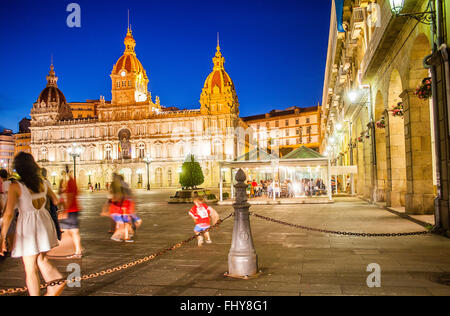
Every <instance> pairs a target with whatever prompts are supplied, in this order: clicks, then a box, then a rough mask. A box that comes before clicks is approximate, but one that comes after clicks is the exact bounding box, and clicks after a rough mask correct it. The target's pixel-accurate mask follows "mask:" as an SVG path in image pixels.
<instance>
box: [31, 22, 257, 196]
mask: <svg viewBox="0 0 450 316" xmlns="http://www.w3.org/2000/svg"><path fill="white" fill-rule="evenodd" d="M124 43H125V51H124V53H123V55H122V56H121V57H120V58H119V59H118V61H117V63H116V64H115V66H114V68H113V69H112V72H111V75H110V77H111V84H112V100H111V101H106V100H105V98H104V97H101V98H100V100H95V101H92V100H88V101H87V102H85V103H80V102H77V103H69V102H68V101H67V100H66V98H65V96H64V94H63V92H62V91H61V90H59V89H58V85H57V81H58V77H57V76H56V74H55V71H54V67H53V65H51V69H50V72H49V74H48V76H47V86H46V87H45V89H44V90H43V91H42V92H41V94H40V95H39V97H38V99H37V101H36V102H35V103H34V104H33V109H32V110H31V119H32V121H31V127H30V130H31V135H32V136H31V137H32V139H31V151H32V154H33V156H34V157H35V159H36V160H37V161H38V163H39V164H40V165H41V166H43V167H46V168H47V169H48V174H49V175H52V176H53V181H56V182H57V181H58V179H59V176H60V174H61V171H62V170H64V168H65V166H66V165H69V166H70V168H71V169H72V168H73V157H72V156H71V155H70V154H69V151H70V148H72V147H74V146H76V147H79V148H81V154H80V157H79V158H76V174H77V180H78V182H79V184H80V186H82V187H87V186H88V184H89V183H92V184H94V183H100V185H101V187H102V188H104V187H105V185H106V183H108V182H110V181H111V178H112V174H113V173H115V172H117V173H120V174H122V175H123V176H124V177H125V180H126V181H127V182H128V183H130V185H131V186H132V187H134V188H139V187H146V184H147V174H149V175H150V183H151V185H152V187H175V186H178V178H179V171H180V168H181V165H182V163H183V162H184V161H185V159H186V157H187V156H188V155H189V154H191V153H192V154H194V155H195V157H196V159H197V160H199V161H200V163H201V165H202V168H203V172H204V175H205V183H204V186H217V185H218V182H219V170H218V161H223V160H233V159H235V158H236V157H238V156H239V155H241V154H243V153H244V152H245V136H244V134H245V129H246V125H245V124H244V123H243V121H241V120H240V118H239V101H238V97H237V95H236V90H235V86H234V84H233V81H232V80H231V78H230V76H229V75H228V74H227V72H226V71H225V68H224V63H225V58H224V57H223V56H222V54H221V51H220V46H219V43H218V45H217V51H216V55H215V56H214V58H213V63H214V67H213V71H212V72H211V74H210V75H209V76H208V77H207V78H206V81H205V84H204V86H203V90H202V92H201V95H200V104H201V107H200V109H195V110H179V109H177V108H169V107H168V108H166V107H164V106H162V105H161V103H160V100H159V97H155V98H154V99H153V98H152V95H151V93H150V91H149V90H148V83H149V79H148V77H147V73H146V70H145V69H144V67H143V65H142V64H141V62H140V61H139V59H138V58H137V56H136V52H135V46H136V42H135V40H134V38H133V35H132V31H131V29H128V32H127V35H126V37H125V41H124ZM239 131H242V133H240V132H239ZM240 135H242V139H243V141H240V139H241V136H240ZM247 141H248V136H247ZM147 157H150V158H151V163H150V164H149V170H147V163H146V162H145V161H144V159H145V158H147ZM229 176H230V175H228V178H229ZM50 180H52V179H50ZM228 181H229V180H228Z"/></svg>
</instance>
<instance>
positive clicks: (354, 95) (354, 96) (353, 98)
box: [348, 91, 358, 103]
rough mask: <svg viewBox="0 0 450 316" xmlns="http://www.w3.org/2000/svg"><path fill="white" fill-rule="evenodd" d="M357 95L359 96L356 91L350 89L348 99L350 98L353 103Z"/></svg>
mask: <svg viewBox="0 0 450 316" xmlns="http://www.w3.org/2000/svg"><path fill="white" fill-rule="evenodd" d="M357 97H358V94H357V93H356V92H355V91H350V92H349V93H348V99H349V100H350V102H351V103H355V102H356V98H357Z"/></svg>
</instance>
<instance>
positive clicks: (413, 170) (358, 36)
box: [322, 0, 450, 229]
mask: <svg viewBox="0 0 450 316" xmlns="http://www.w3.org/2000/svg"><path fill="white" fill-rule="evenodd" d="M394 5H395V7H394ZM426 11H428V12H433V14H434V17H436V18H435V19H433V16H432V15H431V14H422V15H417V14H416V13H420V12H426ZM398 13H401V14H409V13H412V14H413V16H414V17H415V18H412V16H411V15H409V16H399V15H398ZM423 17H431V19H430V21H434V22H435V23H436V28H433V27H432V26H430V25H429V23H427V21H425V20H422V21H419V20H420V18H423ZM423 22H425V23H423ZM449 28H450V23H449V15H446V7H445V6H443V1H442V0H436V1H428V0H405V1H404V2H401V1H400V2H398V1H397V2H392V1H388V0H377V1H369V0H358V1H354V0H353V1H343V0H336V1H333V12H332V15H331V26H330V37H329V47H328V57H327V64H326V72H325V82H324V90H323V102H322V104H323V107H322V126H323V129H322V131H323V139H324V141H323V144H322V152H324V153H325V152H326V153H328V154H329V155H330V158H331V159H332V163H333V165H335V166H349V165H353V166H357V170H358V173H357V175H356V177H355V184H356V186H355V189H356V194H358V195H359V196H362V197H364V198H365V199H367V200H370V201H374V202H377V203H385V204H386V206H387V207H394V208H404V209H405V211H406V213H409V214H434V215H435V218H436V225H437V226H438V227H443V228H444V229H449V226H450V219H449V179H450V177H449V176H450V171H449V170H450V169H449V167H448V166H449V160H450V157H449V150H448V148H449V147H450V139H449V135H450V133H449V121H448V97H449V88H448V87H449V86H448V84H449V81H450V70H449V63H448V60H449V59H448V56H449V50H448V48H447V44H448V37H447V34H449ZM435 140H436V141H435ZM436 144H438V146H436Z"/></svg>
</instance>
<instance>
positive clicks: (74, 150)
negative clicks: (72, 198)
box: [67, 144, 82, 181]
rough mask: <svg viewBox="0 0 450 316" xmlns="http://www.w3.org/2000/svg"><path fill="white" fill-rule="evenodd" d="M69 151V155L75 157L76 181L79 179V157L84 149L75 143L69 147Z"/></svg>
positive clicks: (74, 175)
mask: <svg viewBox="0 0 450 316" xmlns="http://www.w3.org/2000/svg"><path fill="white" fill-rule="evenodd" d="M67 152H68V153H69V156H71V157H72V158H73V177H74V179H75V181H76V180H77V171H76V168H77V158H78V157H80V156H81V152H82V149H81V147H80V146H77V144H73V145H72V147H69V148H68V149H67Z"/></svg>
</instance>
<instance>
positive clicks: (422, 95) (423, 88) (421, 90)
mask: <svg viewBox="0 0 450 316" xmlns="http://www.w3.org/2000/svg"><path fill="white" fill-rule="evenodd" d="M415 94H416V96H417V97H418V98H419V99H422V100H428V99H429V98H431V97H432V95H433V93H432V90H431V78H425V79H423V80H422V84H421V85H420V86H419V87H418V88H417V90H416V93H415Z"/></svg>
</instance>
